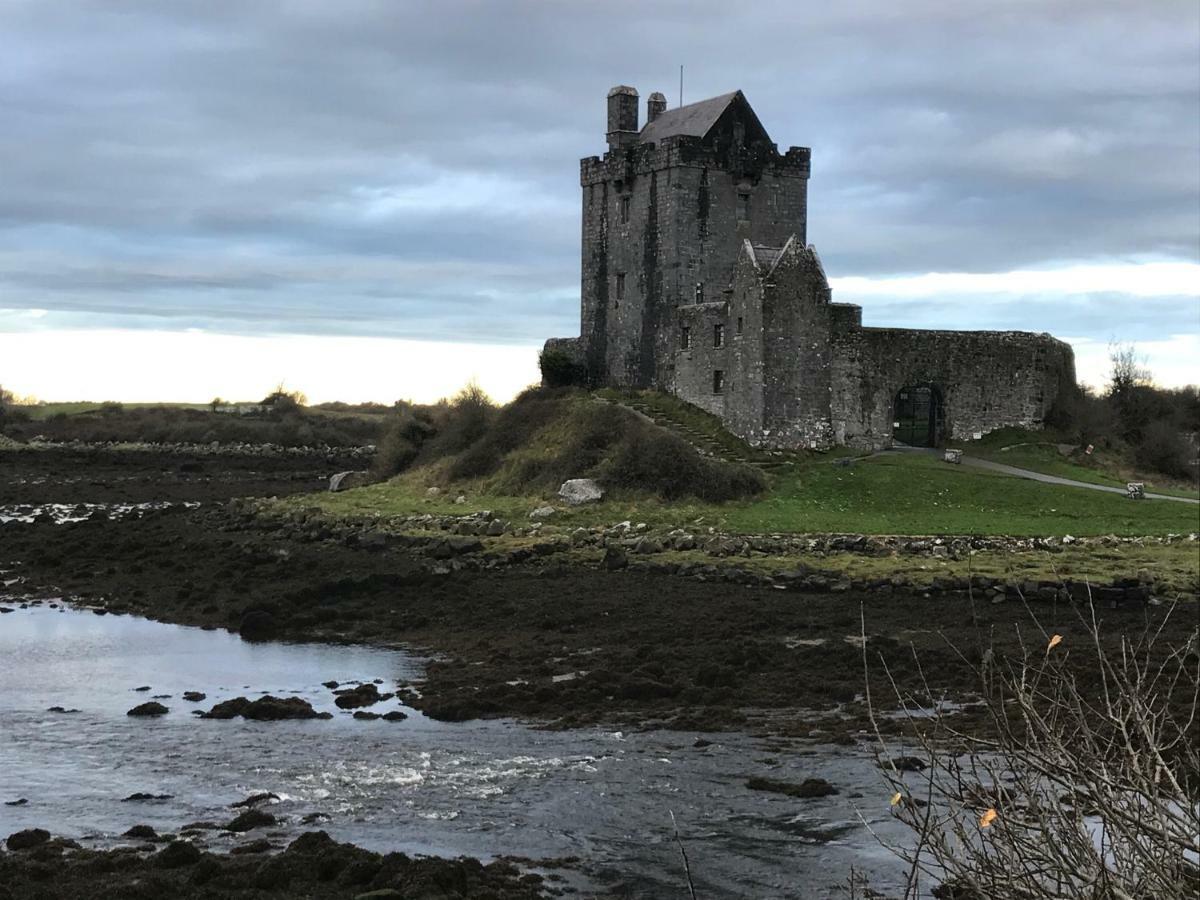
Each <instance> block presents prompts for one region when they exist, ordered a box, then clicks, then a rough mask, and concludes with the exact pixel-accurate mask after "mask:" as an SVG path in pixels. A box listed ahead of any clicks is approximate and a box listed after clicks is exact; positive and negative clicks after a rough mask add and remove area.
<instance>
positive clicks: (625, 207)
mask: <svg viewBox="0 0 1200 900" xmlns="http://www.w3.org/2000/svg"><path fill="white" fill-rule="evenodd" d="M621 224H622V225H628V224H629V197H628V196H625V197H622V198H621Z"/></svg>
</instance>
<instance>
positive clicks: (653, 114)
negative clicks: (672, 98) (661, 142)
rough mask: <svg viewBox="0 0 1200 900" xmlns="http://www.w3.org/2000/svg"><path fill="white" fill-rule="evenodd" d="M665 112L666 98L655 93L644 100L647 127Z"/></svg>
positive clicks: (659, 93) (657, 92)
mask: <svg viewBox="0 0 1200 900" xmlns="http://www.w3.org/2000/svg"><path fill="white" fill-rule="evenodd" d="M666 111H667V98H666V97H664V96H663V95H662V93H661V92H659V91H655V92H654V93H653V94H651V95H650V96H649V97H648V98H646V124H647V125H649V124H650V123H651V122H653V121H654V120H655V119H657V118H658V117H659V116H661V115H662V114H663V113H665V112H666Z"/></svg>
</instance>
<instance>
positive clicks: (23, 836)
mask: <svg viewBox="0 0 1200 900" xmlns="http://www.w3.org/2000/svg"><path fill="white" fill-rule="evenodd" d="M48 840H50V832H48V831H47V830H46V829H44V828H26V829H25V830H24V831H18V832H16V833H15V834H10V835H9V836H8V840H7V841H6V842H5V843H6V844H7V845H8V849H9V850H28V849H30V848H31V847H37V846H38V845H40V844H44V843H46V841H48Z"/></svg>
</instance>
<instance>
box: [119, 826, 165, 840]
mask: <svg viewBox="0 0 1200 900" xmlns="http://www.w3.org/2000/svg"><path fill="white" fill-rule="evenodd" d="M121 837H127V838H135V839H137V840H139V841H156V840H158V832H157V831H155V830H154V829H153V828H151V827H150V826H149V825H134V826H133V827H132V828H130V829H129V830H128V831H127V832H125V833H124V834H123V835H121Z"/></svg>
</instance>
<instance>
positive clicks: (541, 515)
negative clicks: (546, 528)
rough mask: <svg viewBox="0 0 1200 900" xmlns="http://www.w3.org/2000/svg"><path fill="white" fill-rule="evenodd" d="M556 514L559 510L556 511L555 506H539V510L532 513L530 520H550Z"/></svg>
mask: <svg viewBox="0 0 1200 900" xmlns="http://www.w3.org/2000/svg"><path fill="white" fill-rule="evenodd" d="M556 512H558V510H556V509H555V508H554V507H553V506H539V507H538V508H537V509H535V510H534V511H533V512H531V513H530V514H529V518H531V519H549V518H550V517H551V516H552V515H554V514H555V513H556Z"/></svg>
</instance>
